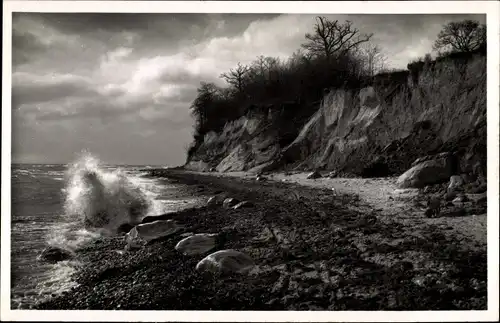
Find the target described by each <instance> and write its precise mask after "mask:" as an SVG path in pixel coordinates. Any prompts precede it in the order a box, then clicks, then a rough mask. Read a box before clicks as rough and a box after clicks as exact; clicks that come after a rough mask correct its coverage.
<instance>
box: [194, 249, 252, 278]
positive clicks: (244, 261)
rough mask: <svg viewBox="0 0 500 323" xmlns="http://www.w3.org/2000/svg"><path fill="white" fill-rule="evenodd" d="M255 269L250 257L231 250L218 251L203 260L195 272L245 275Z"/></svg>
mask: <svg viewBox="0 0 500 323" xmlns="http://www.w3.org/2000/svg"><path fill="white" fill-rule="evenodd" d="M254 267H255V262H254V261H253V259H252V258H250V256H248V255H246V254H244V253H242V252H240V251H236V250H233V249H228V250H220V251H217V252H214V253H212V254H210V255H208V256H206V257H205V258H203V259H202V260H201V261H200V262H199V263H198V264H197V265H196V270H199V271H208V272H214V273H240V274H246V273H248V272H250V271H251V270H252V269H253V268H254Z"/></svg>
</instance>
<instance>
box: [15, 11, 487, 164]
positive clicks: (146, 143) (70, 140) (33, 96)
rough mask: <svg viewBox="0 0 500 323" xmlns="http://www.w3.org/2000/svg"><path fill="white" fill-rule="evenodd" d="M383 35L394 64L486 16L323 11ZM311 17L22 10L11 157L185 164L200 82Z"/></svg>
mask: <svg viewBox="0 0 500 323" xmlns="http://www.w3.org/2000/svg"><path fill="white" fill-rule="evenodd" d="M325 16H326V17H328V18H329V19H333V20H335V19H337V20H339V21H341V22H343V21H345V20H350V21H352V22H353V25H354V26H355V27H357V28H358V29H359V30H360V32H363V33H374V36H373V38H372V42H373V43H375V44H377V45H379V46H380V47H382V48H383V50H384V54H385V55H386V56H387V57H388V64H389V65H390V67H392V68H406V64H407V63H408V62H409V61H411V60H412V59H414V58H417V57H421V56H423V55H425V54H426V53H428V52H431V50H432V43H433V41H434V40H435V38H436V35H437V34H438V32H439V31H440V30H441V27H442V25H443V24H445V23H447V22H449V21H455V20H463V19H474V20H478V21H480V22H482V23H484V22H485V16H482V15H437V14H435V15H359V14H358V15H325ZM314 22H315V16H314V15H276V14H164V13H162V14H160V13H151V14H133V13H129V14H124V13H108V14H104V13H14V14H13V17H12V64H13V65H12V161H13V162H14V163H69V162H71V161H73V160H74V159H75V158H76V156H77V155H78V153H79V152H81V151H82V150H87V151H89V152H91V153H93V154H95V155H96V156H98V157H99V158H100V159H101V160H102V161H104V162H105V163H108V164H128V165H165V166H176V165H181V164H183V163H184V162H185V159H186V150H187V149H186V148H187V147H188V145H189V144H190V143H191V142H192V132H193V124H194V120H193V118H192V117H191V115H190V110H189V106H190V104H191V102H192V101H193V100H194V99H195V96H196V89H197V87H198V86H199V84H200V82H201V81H206V82H216V83H217V84H219V85H224V83H223V81H222V80H221V79H220V78H219V75H220V74H221V73H222V72H226V71H228V70H229V69H230V68H233V67H235V66H236V65H237V63H238V62H241V63H249V62H251V61H252V60H254V59H255V58H256V57H257V56H259V55H265V56H273V57H281V58H286V57H288V56H290V55H291V54H292V53H293V52H294V51H296V50H297V49H299V48H300V44H301V43H303V42H304V35H305V33H307V32H310V31H311V30H312V28H313V26H314Z"/></svg>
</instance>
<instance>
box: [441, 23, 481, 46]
mask: <svg viewBox="0 0 500 323" xmlns="http://www.w3.org/2000/svg"><path fill="white" fill-rule="evenodd" d="M437 37H438V38H437V39H436V41H435V42H434V46H433V48H434V50H436V51H441V50H448V49H451V50H452V51H459V52H472V51H475V50H477V49H479V48H480V47H481V46H485V45H486V25H484V24H479V22H477V21H474V20H463V21H458V22H450V23H448V24H447V25H444V26H443V29H442V30H441V31H440V32H439V34H438V36H437Z"/></svg>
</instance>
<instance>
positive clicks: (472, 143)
mask: <svg viewBox="0 0 500 323" xmlns="http://www.w3.org/2000/svg"><path fill="white" fill-rule="evenodd" d="M409 68H410V69H409V70H407V71H401V72H395V73H388V74H381V75H377V76H376V77H374V79H373V80H372V82H370V83H371V84H369V85H367V86H366V87H362V88H358V89H334V90H330V91H326V92H328V93H325V96H324V98H323V100H322V101H321V102H320V103H319V104H318V105H317V106H316V109H317V111H316V112H315V113H314V114H313V115H312V117H310V119H309V120H308V122H307V123H306V124H305V125H304V126H303V127H302V128H301V130H300V132H299V131H298V130H299V129H300V128H299V129H297V132H298V135H297V136H296V138H295V139H294V140H293V142H291V143H290V144H288V143H287V145H284V144H283V143H284V141H283V133H288V134H290V133H293V131H291V132H290V131H289V129H288V130H287V131H283V130H284V128H291V127H293V126H294V122H293V121H292V120H287V118H286V116H284V112H283V109H284V108H283V107H279V108H273V107H271V108H263V109H260V110H259V111H258V112H255V111H253V110H252V111H251V112H249V113H247V115H245V116H244V117H242V118H240V119H238V120H236V121H233V122H229V123H227V124H226V125H225V127H224V130H223V131H222V133H220V134H216V133H213V132H212V133H208V134H207V135H205V137H204V141H203V143H201V144H199V145H198V148H197V149H196V151H195V153H194V154H193V155H192V156H190V158H189V160H188V162H187V164H186V168H188V169H195V170H202V171H207V170H209V169H210V168H212V167H215V169H216V170H217V171H220V172H226V171H241V170H252V169H253V170H260V169H264V170H265V169H283V168H287V169H290V168H299V169H325V170H337V171H339V172H343V173H345V174H352V175H356V176H366V177H372V176H386V175H391V174H392V175H395V174H400V173H402V172H404V171H405V170H406V169H408V168H409V167H410V166H411V163H412V162H413V161H414V160H415V159H416V158H418V157H422V156H425V155H428V154H435V153H440V152H443V151H448V152H452V153H454V154H455V155H456V156H457V157H458V160H459V162H460V168H461V171H462V172H469V171H470V168H471V167H472V165H473V164H474V163H477V162H478V161H479V162H481V163H482V164H483V165H484V167H483V168H484V169H485V163H486V58H485V57H483V56H481V55H478V54H476V55H469V56H460V57H449V58H446V59H443V60H440V61H437V62H427V63H422V64H414V65H413V66H409ZM295 134H296V133H295ZM292 139H293V138H292ZM288 141H290V140H288ZM285 142H286V140H285Z"/></svg>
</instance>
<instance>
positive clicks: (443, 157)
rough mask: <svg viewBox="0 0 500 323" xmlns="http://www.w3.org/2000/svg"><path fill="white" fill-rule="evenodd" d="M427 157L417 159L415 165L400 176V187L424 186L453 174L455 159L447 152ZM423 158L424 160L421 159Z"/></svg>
mask: <svg viewBox="0 0 500 323" xmlns="http://www.w3.org/2000/svg"><path fill="white" fill-rule="evenodd" d="M431 157H432V156H429V157H428V158H429V159H428V160H427V159H417V160H416V161H415V162H414V166H413V167H412V168H410V169H409V170H407V171H406V172H404V173H403V174H402V175H401V176H399V178H398V180H397V182H396V184H397V186H398V187H399V188H411V187H413V188H423V187H425V186H427V185H433V184H438V183H441V182H443V181H446V179H448V178H450V177H451V176H452V172H453V160H452V159H450V158H449V155H447V154H439V155H437V156H435V157H432V158H431ZM420 160H422V161H420Z"/></svg>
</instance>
